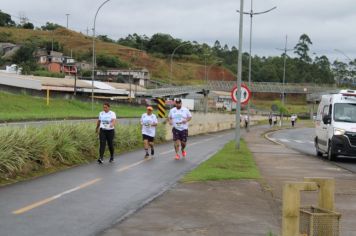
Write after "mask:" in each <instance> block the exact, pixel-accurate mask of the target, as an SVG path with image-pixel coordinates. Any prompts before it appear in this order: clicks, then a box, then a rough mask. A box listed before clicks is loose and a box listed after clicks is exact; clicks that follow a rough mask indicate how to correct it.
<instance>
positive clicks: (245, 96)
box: [231, 84, 251, 105]
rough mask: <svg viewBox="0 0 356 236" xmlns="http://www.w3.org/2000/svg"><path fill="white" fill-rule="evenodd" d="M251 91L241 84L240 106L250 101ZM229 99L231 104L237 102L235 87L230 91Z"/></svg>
mask: <svg viewBox="0 0 356 236" xmlns="http://www.w3.org/2000/svg"><path fill="white" fill-rule="evenodd" d="M250 97H251V91H250V90H249V89H248V88H247V86H246V85H244V84H241V104H243V105H245V104H247V103H248V100H250ZM231 98H232V101H233V102H237V86H235V87H234V88H233V89H232V90H231Z"/></svg>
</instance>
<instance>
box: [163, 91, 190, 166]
mask: <svg viewBox="0 0 356 236" xmlns="http://www.w3.org/2000/svg"><path fill="white" fill-rule="evenodd" d="M191 119H192V114H191V113H190V111H189V109H188V108H186V107H182V100H181V99H180V98H178V99H176V100H175V107H174V108H172V109H171V110H170V111H169V115H168V120H169V124H170V125H173V129H172V133H173V141H174V149H175V151H176V156H175V159H176V160H179V159H180V156H179V153H178V152H179V146H180V147H181V152H182V156H183V157H185V156H186V155H187V152H186V151H185V147H186V145H187V138H188V122H189V121H190V120H191Z"/></svg>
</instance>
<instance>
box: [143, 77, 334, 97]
mask: <svg viewBox="0 0 356 236" xmlns="http://www.w3.org/2000/svg"><path fill="white" fill-rule="evenodd" d="M245 84H247V83H246V82H245ZM235 85H236V82H235V81H209V82H208V85H191V86H180V87H178V86H177V87H174V86H172V87H166V88H159V89H150V90H147V92H146V93H145V95H146V96H151V97H174V96H179V95H186V94H190V93H197V92H202V91H203V89H205V90H216V91H227V92H230V91H231V90H232V88H233V87H234V86H235ZM249 89H250V90H251V92H257V93H283V91H284V92H285V93H287V94H291V93H293V94H307V95H308V94H319V93H321V94H325V93H329V92H330V91H336V90H337V88H336V86H330V85H316V84H297V83H286V84H284V86H283V84H282V83H272V82H252V83H251V87H250V88H249ZM314 96H318V95H314Z"/></svg>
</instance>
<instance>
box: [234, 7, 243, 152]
mask: <svg viewBox="0 0 356 236" xmlns="http://www.w3.org/2000/svg"><path fill="white" fill-rule="evenodd" d="M243 11H244V0H240V21H239V52H238V60H237V81H236V84H237V96H236V97H237V103H236V130H235V141H236V149H240V138H241V129H240V115H241V76H242V36H243Z"/></svg>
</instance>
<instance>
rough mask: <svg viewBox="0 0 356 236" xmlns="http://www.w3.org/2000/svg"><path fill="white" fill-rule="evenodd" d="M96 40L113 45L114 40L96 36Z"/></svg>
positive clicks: (105, 36)
mask: <svg viewBox="0 0 356 236" xmlns="http://www.w3.org/2000/svg"><path fill="white" fill-rule="evenodd" d="M98 39H99V40H101V41H103V42H107V43H113V42H114V40H112V39H111V38H109V37H108V36H107V35H98Z"/></svg>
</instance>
